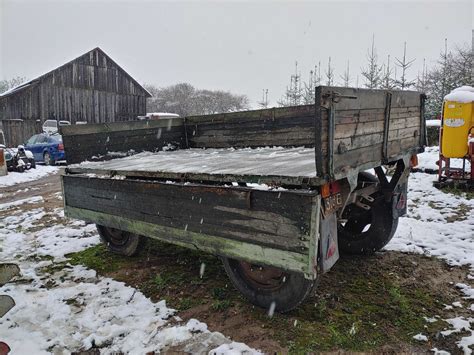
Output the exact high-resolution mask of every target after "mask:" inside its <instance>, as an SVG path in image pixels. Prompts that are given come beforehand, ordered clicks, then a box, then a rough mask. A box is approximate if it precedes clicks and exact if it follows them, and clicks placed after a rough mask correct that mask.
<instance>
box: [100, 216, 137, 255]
mask: <svg viewBox="0 0 474 355" xmlns="http://www.w3.org/2000/svg"><path fill="white" fill-rule="evenodd" d="M97 231H98V232H99V236H100V239H101V240H102V243H104V244H105V245H106V246H107V249H108V250H109V251H111V252H112V253H115V254H120V255H125V256H133V255H136V254H138V253H139V252H140V250H142V249H143V246H144V244H145V242H146V238H145V237H143V236H141V235H138V234H134V233H130V232H126V231H122V230H120V229H115V228H110V227H105V226H101V225H99V224H97Z"/></svg>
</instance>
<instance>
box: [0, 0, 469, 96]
mask: <svg viewBox="0 0 474 355" xmlns="http://www.w3.org/2000/svg"><path fill="white" fill-rule="evenodd" d="M473 18H474V9H473V5H472V1H471V0H465V1H464V0H458V1H455V0H453V1H443V2H440V1H423V2H415V1H394V0H392V1H357V2H356V1H349V2H343V1H331V2H329V1H327V2H322V1H312V2H295V1H291V2H290V1H286V2H285V1H280V2H273V1H259V2H255V1H252V2H243V1H234V2H230V1H219V2H208V1H193V2H176V1H174V2H151V1H125V2H112V1H107V0H105V1H81V2H79V1H71V0H63V1H40V0H37V1H9V0H0V31H1V36H0V78H1V79H7V78H11V77H14V76H25V77H27V78H29V79H32V78H34V77H35V76H38V75H40V74H42V73H44V72H46V71H49V70H51V69H53V68H55V67H57V66H59V65H61V64H63V63H65V62H66V61H69V60H71V59H73V58H75V57H77V56H79V55H81V54H82V53H84V52H86V51H88V50H90V49H92V48H94V47H97V46H99V47H101V48H102V49H103V50H104V51H105V52H106V53H108V54H109V55H110V56H111V57H112V58H113V59H114V60H115V61H116V62H117V63H118V64H119V65H121V66H122V67H123V68H124V69H125V70H127V71H128V72H129V73H130V74H131V75H132V76H134V77H135V78H136V79H137V80H138V81H139V82H141V83H150V84H155V85H158V86H167V85H170V84H175V83H178V82H189V83H191V84H193V85H194V86H196V87H199V88H206V89H222V90H228V91H232V92H235V93H240V94H246V95H248V97H249V98H250V100H251V101H252V103H255V102H256V101H258V100H260V98H261V96H262V89H264V88H265V89H266V88H268V89H269V98H270V101H271V102H275V101H276V100H277V99H279V98H280V97H281V95H282V94H283V92H284V89H285V87H286V85H287V84H288V82H289V76H290V74H291V73H293V71H294V64H295V61H296V60H297V61H298V63H299V71H300V72H301V75H302V76H303V79H306V78H307V76H308V72H309V70H310V69H311V68H312V67H313V66H314V64H317V63H318V62H319V61H321V62H322V64H323V65H324V66H326V65H327V60H328V57H329V56H331V57H332V62H333V64H334V67H335V70H336V74H337V77H338V78H339V75H340V74H342V72H343V71H344V68H345V66H346V63H347V61H348V60H349V61H350V67H351V76H352V78H353V83H355V80H356V76H357V74H359V72H360V68H361V66H363V65H364V63H365V62H364V60H365V56H366V52H367V47H368V46H369V45H370V42H371V38H372V34H373V33H374V34H375V42H376V47H377V52H378V55H379V58H380V60H381V61H385V60H386V58H387V54H391V55H392V57H396V56H398V57H400V56H401V55H402V54H403V42H404V41H407V45H408V57H409V58H410V59H411V58H416V61H415V63H414V66H413V68H412V70H411V73H410V74H411V75H412V76H413V77H414V76H416V74H417V72H418V70H419V69H420V68H421V67H422V63H423V58H426V60H427V63H428V64H432V63H434V61H435V60H436V58H437V56H438V54H439V52H440V50H441V49H442V48H443V46H444V38H448V41H449V45H450V47H454V46H455V45H456V44H458V45H462V44H469V45H470V43H471V30H472V28H473ZM359 81H360V85H362V78H359Z"/></svg>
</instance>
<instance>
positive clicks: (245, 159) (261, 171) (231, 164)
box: [68, 147, 319, 186]
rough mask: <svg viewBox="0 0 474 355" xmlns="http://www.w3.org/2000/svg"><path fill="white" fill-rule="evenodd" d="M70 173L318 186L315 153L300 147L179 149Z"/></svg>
mask: <svg viewBox="0 0 474 355" xmlns="http://www.w3.org/2000/svg"><path fill="white" fill-rule="evenodd" d="M68 171H69V172H70V173H85V174H91V173H92V174H97V175H108V176H117V175H119V176H129V177H147V178H159V179H172V180H175V181H180V180H181V181H183V180H184V181H213V182H245V183H258V184H269V185H308V186H315V185H317V183H318V180H319V179H318V178H317V177H316V164H315V152H314V149H313V148H304V147H296V148H289V147H272V148H270V147H265V148H255V149H251V148H243V149H233V148H222V149H196V148H191V149H182V150H176V151H160V152H155V153H152V152H143V153H139V154H137V155H133V156H129V157H124V158H118V159H113V160H108V161H100V162H84V163H81V164H75V165H71V166H69V167H68Z"/></svg>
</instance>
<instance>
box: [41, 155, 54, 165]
mask: <svg viewBox="0 0 474 355" xmlns="http://www.w3.org/2000/svg"><path fill="white" fill-rule="evenodd" d="M43 162H44V165H54V161H53V160H51V154H49V153H48V152H44V153H43Z"/></svg>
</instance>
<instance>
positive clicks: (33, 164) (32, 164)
mask: <svg viewBox="0 0 474 355" xmlns="http://www.w3.org/2000/svg"><path fill="white" fill-rule="evenodd" d="M28 161H29V162H30V167H31V169H36V162H35V160H34V159H28Z"/></svg>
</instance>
